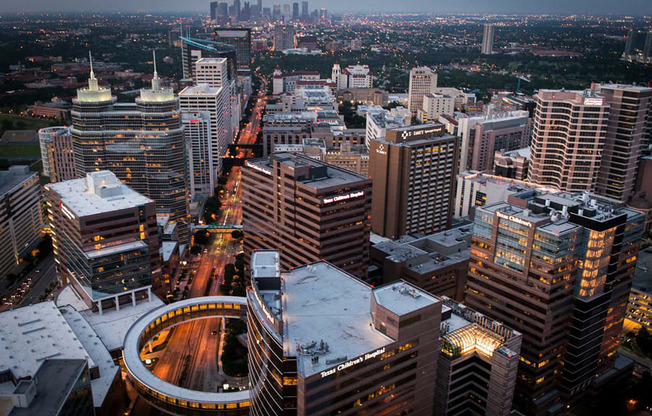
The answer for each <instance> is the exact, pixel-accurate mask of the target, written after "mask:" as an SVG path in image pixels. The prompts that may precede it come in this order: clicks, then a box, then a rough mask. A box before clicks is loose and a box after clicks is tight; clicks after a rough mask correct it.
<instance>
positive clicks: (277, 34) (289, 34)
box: [274, 25, 295, 51]
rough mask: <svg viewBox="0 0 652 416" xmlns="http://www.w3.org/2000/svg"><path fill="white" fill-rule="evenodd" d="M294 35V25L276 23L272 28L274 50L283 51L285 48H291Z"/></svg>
mask: <svg viewBox="0 0 652 416" xmlns="http://www.w3.org/2000/svg"><path fill="white" fill-rule="evenodd" d="M294 35H295V32H294V26H292V25H276V27H275V28H274V50H275V51H284V50H286V49H293V48H294V46H295V39H294Z"/></svg>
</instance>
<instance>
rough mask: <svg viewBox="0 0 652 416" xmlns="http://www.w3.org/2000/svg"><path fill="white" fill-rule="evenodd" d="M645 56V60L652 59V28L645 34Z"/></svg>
mask: <svg viewBox="0 0 652 416" xmlns="http://www.w3.org/2000/svg"><path fill="white" fill-rule="evenodd" d="M643 58H644V59H645V62H650V60H651V59H652V30H651V31H649V32H647V34H646V35H645V45H644V46H643Z"/></svg>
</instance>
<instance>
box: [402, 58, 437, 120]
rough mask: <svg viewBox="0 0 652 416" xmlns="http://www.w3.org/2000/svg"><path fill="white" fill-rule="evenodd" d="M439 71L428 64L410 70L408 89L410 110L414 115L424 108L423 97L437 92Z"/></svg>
mask: <svg viewBox="0 0 652 416" xmlns="http://www.w3.org/2000/svg"><path fill="white" fill-rule="evenodd" d="M436 88H437V73H436V72H434V71H433V70H432V69H430V68H428V67H427V66H421V67H418V68H412V69H411V70H410V84H409V89H408V110H410V112H411V113H412V115H415V116H416V114H417V111H419V109H420V108H423V97H424V95H426V94H429V93H434V92H436V91H435V89H436Z"/></svg>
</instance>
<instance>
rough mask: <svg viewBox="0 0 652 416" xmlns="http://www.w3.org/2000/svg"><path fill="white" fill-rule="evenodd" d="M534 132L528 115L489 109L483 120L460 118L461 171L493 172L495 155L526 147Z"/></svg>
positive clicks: (519, 112) (482, 116)
mask: <svg viewBox="0 0 652 416" xmlns="http://www.w3.org/2000/svg"><path fill="white" fill-rule="evenodd" d="M531 130H532V120H530V117H529V114H528V112H527V111H511V112H496V111H495V110H494V109H493V108H490V109H489V110H488V111H487V112H486V113H485V114H483V115H481V116H475V117H464V118H460V119H459V120H458V133H459V135H460V141H461V143H462V146H461V153H460V167H459V170H460V171H465V170H466V171H471V170H477V171H482V172H491V171H492V170H493V165H494V154H495V152H496V151H502V150H506V151H511V150H517V149H522V148H525V147H527V146H528V145H529V144H530V132H531ZM544 133H547V132H545V131H544ZM551 134H554V133H551Z"/></svg>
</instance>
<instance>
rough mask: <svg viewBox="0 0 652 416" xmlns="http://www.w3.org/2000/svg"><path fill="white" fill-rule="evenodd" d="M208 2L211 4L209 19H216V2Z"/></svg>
mask: <svg viewBox="0 0 652 416" xmlns="http://www.w3.org/2000/svg"><path fill="white" fill-rule="evenodd" d="M210 4H211V20H217V2H216V1H212V2H211V3H210Z"/></svg>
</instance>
